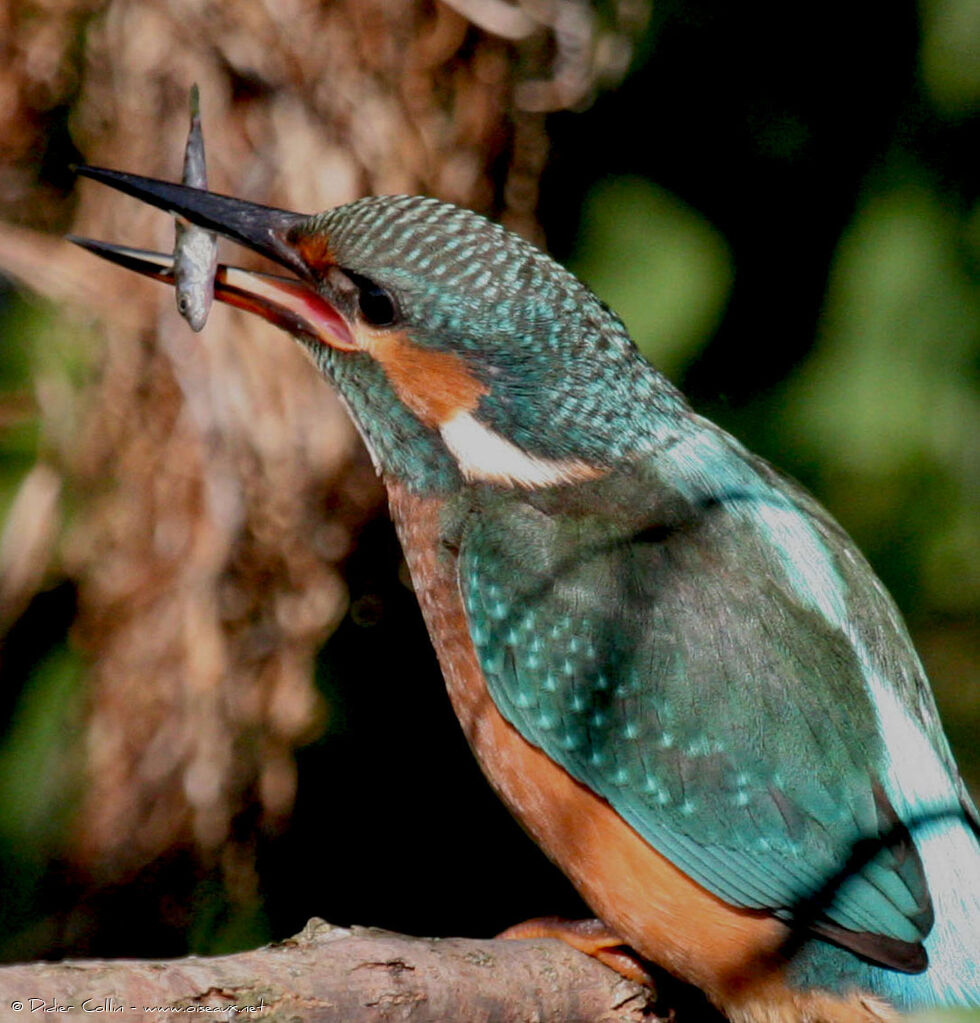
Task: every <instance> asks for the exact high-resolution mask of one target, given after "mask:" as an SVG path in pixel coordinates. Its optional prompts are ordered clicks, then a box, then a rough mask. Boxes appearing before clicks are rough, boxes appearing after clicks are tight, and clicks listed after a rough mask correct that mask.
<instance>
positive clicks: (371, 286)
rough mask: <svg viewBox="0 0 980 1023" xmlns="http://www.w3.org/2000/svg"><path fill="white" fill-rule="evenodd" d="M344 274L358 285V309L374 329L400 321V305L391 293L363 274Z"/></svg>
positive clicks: (347, 272)
mask: <svg viewBox="0 0 980 1023" xmlns="http://www.w3.org/2000/svg"><path fill="white" fill-rule="evenodd" d="M344 273H345V274H346V275H347V276H348V277H349V278H350V279H351V280H352V281H353V282H354V284H356V285H357V307H358V309H360V311H361V315H362V316H363V317H364V319H365V321H366V322H367V323H370V324H371V326H373V327H390V326H392V325H393V324H394V323H395V322H396V321H397V320H398V303H397V302H395V299H394V296H393V295H392V294H391V292H389V291H387V290H386V289H385V288H383V287H381V285H380V284H377V283H375V282H374V281H372V280H371V279H370V278H369V277H365V276H364V275H363V274H359V273H354V271H353V270H344Z"/></svg>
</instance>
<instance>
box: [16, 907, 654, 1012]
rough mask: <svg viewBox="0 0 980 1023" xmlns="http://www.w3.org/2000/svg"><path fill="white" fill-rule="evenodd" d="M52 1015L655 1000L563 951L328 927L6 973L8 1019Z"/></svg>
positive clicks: (483, 1007)
mask: <svg viewBox="0 0 980 1023" xmlns="http://www.w3.org/2000/svg"><path fill="white" fill-rule="evenodd" d="M32 999H33V1001H32ZM15 1003H20V1004H21V1006H22V1007H21V1008H20V1009H19V1010H18V1008H17V1006H16V1004H15ZM42 1004H43V1006H45V1007H46V1008H47V1009H48V1011H46V1012H44V1013H43V1014H44V1015H45V1018H51V1016H50V1013H51V1012H54V1013H56V1014H57V1016H58V1018H65V1017H68V1018H75V1017H78V1018H84V1017H86V1016H88V1017H89V1018H91V1013H93V1012H97V1011H98V1012H102V1011H104V1012H105V1013H106V1015H105V1017H101V1016H100V1017H99V1018H108V1019H118V1020H126V1021H129V1020H132V1021H137V1020H145V1019H150V1018H155V1017H156V1016H160V1015H164V1014H165V1013H166V1008H165V1007H167V1008H169V1010H170V1012H171V1013H173V1015H175V1016H179V1018H184V1015H185V1013H186V1015H187V1016H188V1017H193V1018H195V1019H200V1018H202V1017H206V1018H208V1019H237V1020H241V1019H256V1020H263V1021H268V1020H298V1019H302V1020H304V1021H305V1023H327V1021H330V1023H339V1021H343V1023H362V1021H363V1023H368V1021H372V1023H373V1021H376V1020H411V1021H414V1023H447V1021H449V1020H466V1023H528V1021H538V1023H547V1021H553V1023H592V1021H595V1023H599V1021H602V1023H632V1021H639V1020H647V1021H652V1020H655V1019H656V1017H654V1016H653V1014H652V1010H651V993H650V992H649V990H647V989H645V988H642V987H640V986H638V985H636V984H633V983H631V982H630V981H627V980H624V979H623V978H622V977H619V976H618V975H617V974H615V973H613V972H612V971H611V970H608V969H606V967H604V966H602V965H600V964H599V963H597V962H596V961H595V960H593V959H589V958H588V957H587V956H584V955H582V954H581V953H579V952H575V951H574V950H573V949H571V948H569V947H568V946H567V945H564V944H563V943H561V942H558V941H552V940H542V941H481V940H473V939H467V938H451V939H445V940H439V939H429V938H409V937H405V936H404V935H399V934H392V933H389V932H386V931H376V930H369V929H366V928H359V927H355V928H352V929H350V930H347V929H344V928H339V927H331V926H330V925H329V924H326V923H324V922H323V921H322V920H311V921H310V923H309V924H308V925H307V926H306V928H305V930H304V931H303V933H302V934H299V935H297V936H296V937H295V938H293V939H290V940H289V941H285V942H282V943H281V944H278V945H272V946H268V947H266V948H262V949H258V950H256V951H254V952H242V953H239V954H237V955H230V956H221V957H215V958H207V959H199V958H190V959H182V960H177V961H173V962H159V961H154V962H151V961H146V960H119V961H115V962H106V961H98V960H92V961H87V962H84V961H76V962H65V963H37V964H33V965H30V966H8V967H4V968H0V1019H3V1020H7V1019H19V1018H23V1017H24V1016H30V1015H34V1014H37V1013H41V1012H42V1008H41V1006H42ZM58 1005H60V1006H64V1007H66V1008H65V1009H63V1010H61V1011H59V1010H57V1009H56V1008H55V1006H58ZM68 1006H71V1008H70V1009H69V1008H67V1007H68ZM232 1006H236V1007H237V1011H232V1010H231V1007H232ZM149 1007H157V1008H156V1011H151V1012H148V1011H147V1009H148V1008H149ZM205 1007H212V1009H211V1011H208V1012H205V1011H204V1009H205ZM181 1010H182V1011H181Z"/></svg>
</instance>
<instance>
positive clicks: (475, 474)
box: [439, 411, 603, 488]
mask: <svg viewBox="0 0 980 1023" xmlns="http://www.w3.org/2000/svg"><path fill="white" fill-rule="evenodd" d="M439 432H440V433H441V434H442V439H443V441H444V442H445V444H446V447H447V448H449V450H450V451H451V452H452V454H453V457H454V458H455V459H456V462H457V464H458V465H459V470H460V472H461V473H462V474H463V476H464V477H465V478H466V479H467V480H470V481H472V482H480V483H499V484H503V485H505V486H516V487H528V488H532V487H551V486H556V485H558V484H560V483H579V482H582V481H583V480H591V479H595V478H596V477H597V476H601V475H602V473H603V470H602V469H600V468H598V467H596V466H594V465H589V464H588V463H586V462H581V461H579V460H578V459H574V458H539V457H538V456H537V455H529V454H528V453H527V452H526V451H522V450H521V449H520V448H519V447H518V446H517V445H516V444H512V443H511V442H510V441H509V440H507V439H506V438H505V437H501V436H500V434H499V433H496V432H495V431H493V430H491V429H490V427H489V426H486V425H485V424H484V423H481V422H480V421H479V420H478V419H475V418H474V416H473V414H472V413H471V412H463V411H460V412H457V413H456V414H455V415H454V416H453V417H452V418H451V419H447V420H446V421H445V422H444V423H443V424H442V425H441V426H440V427H439Z"/></svg>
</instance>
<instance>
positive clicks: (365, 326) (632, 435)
mask: <svg viewBox="0 0 980 1023" xmlns="http://www.w3.org/2000/svg"><path fill="white" fill-rule="evenodd" d="M79 172H80V173H82V174H85V175H87V176H89V177H92V178H95V179H96V180H99V181H102V182H104V183H105V184H109V185H112V186H114V187H116V188H119V189H120V190H122V191H125V192H128V193H130V194H132V195H135V196H137V197H138V198H140V199H143V200H145V201H148V202H150V203H152V204H153V205H156V206H159V207H161V208H164V209H166V210H169V211H170V212H172V213H174V214H177V215H179V216H181V217H183V218H185V219H186V220H188V221H190V222H192V223H194V224H197V225H198V226H200V227H204V228H206V229H208V230H211V231H215V232H217V233H220V234H222V235H224V236H226V237H228V238H230V239H232V240H234V241H236V242H239V243H241V244H244V245H246V246H248V247H250V248H252V249H254V250H256V251H258V252H261V253H262V254H264V255H265V256H268V257H270V258H272V259H273V260H275V261H276V262H278V263H280V264H281V265H283V266H285V267H287V268H288V269H290V270H291V271H292V272H293V273H294V274H295V275H296V276H295V278H287V277H280V276H273V275H269V274H260V273H256V272H250V271H245V270H241V269H238V268H235V267H229V266H224V265H222V266H220V267H219V270H218V276H217V279H216V282H215V297H216V298H217V299H219V300H221V301H224V302H227V303H230V304H232V305H236V306H239V307H241V308H245V309H248V310H250V311H251V312H254V313H256V314H258V315H260V316H262V317H264V318H265V319H267V320H269V321H271V322H272V323H275V324H277V325H278V326H280V327H282V328H283V329H285V330H286V331H288V332H289V333H291V334H292V335H293V336H294V337H296V338H297V340H298V341H299V342H300V343H301V344H302V345H303V347H304V348H305V350H306V351H307V353H308V354H309V356H310V358H311V359H312V360H313V362H314V363H315V364H316V365H317V367H318V368H319V369H320V370H321V371H322V372H323V373H324V374H325V375H326V376H327V377H328V378H330V379H331V380H332V381H333V382H334V383H335V385H336V386H337V388H338V390H339V391H340V394H341V396H342V397H343V399H344V401H345V402H346V404H347V405H348V407H349V409H350V411H351V414H352V415H353V417H354V420H355V422H356V423H357V426H358V428H359V429H360V431H361V433H362V435H363V436H364V438H365V440H366V442H367V444H368V447H369V449H370V450H371V452H372V456H373V458H374V460H375V463H376V465H377V466H378V468H379V470H380V471H381V472H382V474H383V475H385V476H386V477H388V478H396V479H399V480H400V481H402V482H404V483H405V484H407V485H409V486H411V487H413V488H414V489H418V490H438V489H443V488H449V487H454V486H458V485H460V484H461V483H463V482H484V483H490V484H495V485H500V486H516V487H526V488H534V487H547V486H556V485H561V484H564V483H574V482H579V481H584V480H589V479H595V478H597V477H599V476H601V475H603V474H604V473H605V472H606V471H608V469H610V468H611V467H613V466H614V465H616V464H617V463H619V462H621V461H622V460H623V459H624V458H628V457H629V456H630V455H632V454H634V453H636V452H637V451H639V450H642V449H644V448H645V447H649V446H650V445H651V444H652V443H654V442H655V440H656V438H655V434H656V433H658V432H659V433H660V434H661V436H662V432H663V431H662V427H663V424H664V423H665V422H666V421H669V420H671V419H672V418H677V417H678V416H679V415H681V414H682V413H683V409H684V404H683V401H682V399H681V398H680V396H679V395H678V393H677V392H676V391H675V390H674V389H673V388H672V387H671V385H670V384H668V383H667V381H666V380H664V378H663V377H661V376H660V375H659V374H658V373H656V372H655V371H654V370H653V369H652V367H650V365H649V364H648V363H647V362H646V361H645V360H644V359H643V357H642V356H641V355H640V353H639V352H638V351H637V349H636V347H635V345H634V344H633V342H632V341H631V339H630V338H629V335H628V333H627V331H626V329H625V327H624V326H623V324H622V322H621V321H620V319H619V318H618V317H617V316H616V315H615V314H614V313H613V312H611V311H610V310H609V309H608V308H607V307H606V306H605V305H603V303H602V302H600V301H599V299H598V298H596V296H595V295H594V294H593V293H592V292H591V291H590V290H589V289H588V288H587V287H586V286H585V285H584V284H582V283H581V282H580V281H578V280H577V279H576V278H575V277H574V276H573V275H572V274H570V273H569V272H568V271H566V270H565V269H563V268H562V267H561V266H560V265H559V264H558V263H556V262H555V261H554V260H552V259H551V258H550V257H549V256H547V255H546V254H545V253H543V252H541V251H540V250H539V249H537V248H535V247H534V246H533V245H531V244H529V243H528V242H527V241H525V240H524V239H522V238H520V237H519V236H517V235H515V234H513V233H512V232H510V231H508V230H506V229H505V228H503V227H501V226H500V225H498V224H495V223H493V222H491V221H489V220H487V219H486V218H484V217H482V216H480V215H478V214H476V213H473V212H471V211H469V210H465V209H460V208H459V207H456V206H452V205H450V204H447V203H443V202H439V201H437V200H435V199H431V198H426V197H420V196H375V197H370V198H366V199H359V200H357V201H355V202H351V203H348V204H346V205H344V206H339V207H337V208H335V209H331V210H328V211H326V212H325V213H320V214H316V215H314V216H304V215H301V214H296V213H290V212H288V211H285V210H276V209H272V208H269V207H265V206H260V205H257V204H253V203H247V202H243V201H241V200H238V199H233V198H231V197H228V196H222V195H218V194H216V193H212V192H206V191H202V190H199V189H193V188H186V187H184V186H180V185H173V184H169V183H167V182H162V181H157V180H155V179H151V178H143V177H139V176H136V175H130V174H123V173H121V172H117V171H107V170H102V169H98V168H88V167H84V168H79ZM75 240H76V241H79V242H80V243H81V244H83V245H85V246H86V247H88V248H91V249H93V250H94V251H96V252H98V253H99V254H100V255H103V256H106V257H107V258H109V259H112V260H114V261H115V262H118V263H122V264H123V265H126V266H128V267H130V268H131V269H134V270H138V271H140V272H143V273H146V274H149V275H150V276H154V277H157V278H159V279H161V280H164V281H168V282H172V270H171V269H170V267H171V264H172V261H171V257H170V256H169V255H167V256H164V255H161V254H155V253H147V252H143V251H141V250H132V249H124V248H121V247H119V246H112V245H106V244H104V243H95V242H90V241H88V240H84V239H75ZM658 424H659V426H660V427H661V429H660V430H659V431H658V430H657V429H656V427H657V425H658Z"/></svg>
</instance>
